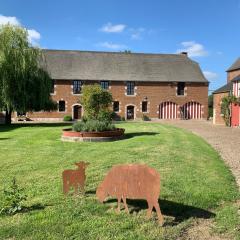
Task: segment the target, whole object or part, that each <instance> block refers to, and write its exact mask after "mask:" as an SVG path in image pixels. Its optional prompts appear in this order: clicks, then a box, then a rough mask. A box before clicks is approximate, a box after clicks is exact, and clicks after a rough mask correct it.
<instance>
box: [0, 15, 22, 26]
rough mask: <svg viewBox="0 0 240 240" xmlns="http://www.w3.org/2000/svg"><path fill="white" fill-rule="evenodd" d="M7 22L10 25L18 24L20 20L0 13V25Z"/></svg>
mask: <svg viewBox="0 0 240 240" xmlns="http://www.w3.org/2000/svg"><path fill="white" fill-rule="evenodd" d="M8 23H9V24H12V25H20V22H19V20H18V19H17V18H16V17H7V16H3V15H1V14H0V25H4V24H8Z"/></svg>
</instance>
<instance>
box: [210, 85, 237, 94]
mask: <svg viewBox="0 0 240 240" xmlns="http://www.w3.org/2000/svg"><path fill="white" fill-rule="evenodd" d="M232 89H233V82H229V83H227V84H226V85H224V86H222V87H220V88H218V89H217V90H216V91H214V92H213V94H215V93H224V92H230V91H232Z"/></svg>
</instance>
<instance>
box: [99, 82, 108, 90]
mask: <svg viewBox="0 0 240 240" xmlns="http://www.w3.org/2000/svg"><path fill="white" fill-rule="evenodd" d="M100 86H101V88H102V89H105V90H108V89H109V81H101V82H100Z"/></svg>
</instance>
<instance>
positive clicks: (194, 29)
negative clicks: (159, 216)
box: [0, 0, 240, 90]
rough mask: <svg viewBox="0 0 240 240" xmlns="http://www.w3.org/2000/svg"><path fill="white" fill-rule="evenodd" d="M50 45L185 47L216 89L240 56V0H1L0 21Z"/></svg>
mask: <svg viewBox="0 0 240 240" xmlns="http://www.w3.org/2000/svg"><path fill="white" fill-rule="evenodd" d="M6 21H7V22H11V23H14V24H19V25H22V26H24V27H26V28H27V29H28V30H29V39H30V41H32V42H33V44H37V45H39V46H41V47H43V48H50V49H76V50H97V51H121V50H126V49H128V50H131V51H132V52H149V53H176V52H178V51H180V50H186V51H188V52H189V54H190V57H191V58H192V59H194V60H196V61H197V62H199V64H200V66H201V68H202V70H203V71H204V73H205V75H206V76H207V78H208V79H209V81H210V82H211V84H210V90H214V89H216V88H218V87H220V86H221V85H223V84H225V82H226V73H225V70H226V69H227V68H228V67H229V66H230V65H231V64H232V63H233V62H234V61H235V60H236V59H237V58H238V57H240V45H239V43H240V31H239V29H240V28H239V27H240V0H221V1H219V0H201V1H200V0H199V1H196V0H119V1H117V0H101V1H100V0H85V1H83V0H78V1H77V0H68V1H67V0H62V1H61V0H58V1H56V0H41V1H33V0H22V1H20V0H0V23H5V22H6Z"/></svg>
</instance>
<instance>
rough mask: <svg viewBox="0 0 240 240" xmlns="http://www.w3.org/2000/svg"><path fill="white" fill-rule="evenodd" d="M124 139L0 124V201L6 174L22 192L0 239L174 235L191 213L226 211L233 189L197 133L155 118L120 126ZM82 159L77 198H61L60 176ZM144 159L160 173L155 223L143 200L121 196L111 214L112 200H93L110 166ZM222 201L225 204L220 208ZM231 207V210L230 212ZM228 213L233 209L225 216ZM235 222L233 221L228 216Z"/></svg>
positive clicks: (0, 220)
mask: <svg viewBox="0 0 240 240" xmlns="http://www.w3.org/2000/svg"><path fill="white" fill-rule="evenodd" d="M118 127H123V128H125V129H126V138H125V139H123V140H120V141H115V142H110V143H109V142H108V143H69V142H62V141H61V140H60V137H61V130H62V128H64V125H61V124H41V125H39V124H38V125H35V124H34V125H33V124H32V125H27V126H25V125H13V126H11V127H5V126H0V191H1V192H0V200H1V199H2V198H3V188H4V187H6V186H9V184H10V181H11V179H12V178H13V177H16V179H17V183H18V184H19V185H20V186H22V187H24V188H25V191H26V193H27V195H28V200H27V202H26V207H27V208H26V211H25V212H23V213H18V214H16V215H14V216H1V217H0V239H177V238H178V237H179V236H180V235H181V234H182V233H183V232H184V231H185V230H186V228H187V227H189V226H190V225H191V222H192V221H193V220H194V219H195V218H210V217H213V218H216V219H218V218H219V221H220V223H219V225H220V226H221V229H224V231H226V232H227V231H228V228H229V229H230V230H232V229H231V228H232V227H233V226H235V225H236V224H237V223H236V222H234V223H231V224H229V226H227V227H225V228H226V229H225V228H224V227H222V217H224V216H228V218H229V214H230V216H231V213H229V211H228V208H226V210H225V211H221V212H220V215H219V217H215V214H217V216H218V211H220V210H221V208H220V207H219V206H223V205H224V204H225V203H226V204H231V202H233V201H235V200H237V199H238V198H239V193H238V190H237V187H236V184H235V181H234V178H233V176H232V175H231V173H230V171H229V170H228V168H227V167H226V166H225V165H224V163H223V161H222V159H221V158H220V156H219V155H218V154H217V152H216V151H215V150H214V149H213V148H212V147H211V146H210V145H208V144H207V143H206V142H205V141H204V140H202V139H201V138H199V137H197V136H195V135H193V134H191V133H189V132H187V131H184V130H181V129H178V128H174V127H171V126H167V125H161V124H159V123H121V124H119V125H118ZM77 161H87V162H89V163H90V165H89V167H88V169H87V182H86V194H85V196H82V195H79V196H78V197H68V198H64V197H63V194H62V180H61V173H62V171H63V170H64V169H69V168H72V169H74V168H75V166H74V162H77ZM122 163H146V164H148V165H149V166H151V167H153V168H155V169H157V170H158V171H159V173H160V174H161V194H160V201H159V202H160V208H161V210H162V213H163V214H164V217H165V225H164V227H159V225H158V222H157V219H156V214H155V213H154V214H153V217H152V219H150V220H147V219H146V209H147V204H146V202H145V201H141V200H139V201H138V200H136V201H135V200H134V201H133V200H131V201H128V205H129V208H130V211H131V214H129V215H128V214H126V213H125V211H124V210H122V212H121V213H120V214H116V212H115V208H116V206H117V203H116V201H115V200H113V199H110V200H109V201H107V202H106V203H105V204H101V203H99V202H98V201H97V199H96V195H95V191H96V188H97V186H98V184H99V183H100V182H101V181H102V180H103V178H104V176H105V175H106V173H107V172H108V171H109V169H110V168H111V167H112V166H113V165H115V164H122ZM227 206H229V205H227ZM219 209H220V210H219ZM231 211H232V209H231ZM233 214H234V216H236V212H234V213H233ZM236 221H238V220H236Z"/></svg>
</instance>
